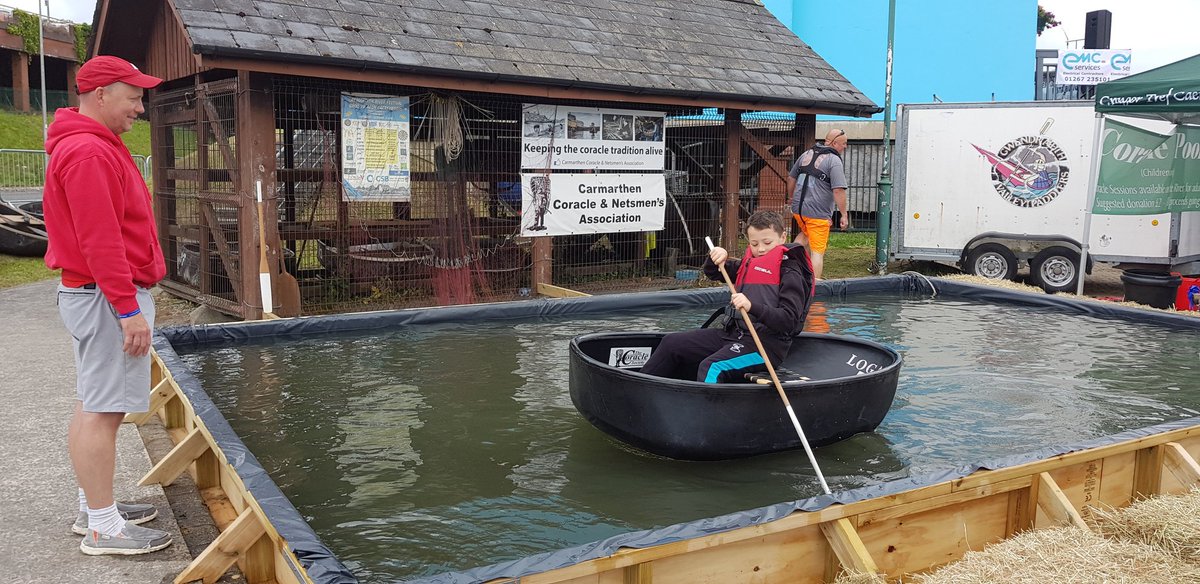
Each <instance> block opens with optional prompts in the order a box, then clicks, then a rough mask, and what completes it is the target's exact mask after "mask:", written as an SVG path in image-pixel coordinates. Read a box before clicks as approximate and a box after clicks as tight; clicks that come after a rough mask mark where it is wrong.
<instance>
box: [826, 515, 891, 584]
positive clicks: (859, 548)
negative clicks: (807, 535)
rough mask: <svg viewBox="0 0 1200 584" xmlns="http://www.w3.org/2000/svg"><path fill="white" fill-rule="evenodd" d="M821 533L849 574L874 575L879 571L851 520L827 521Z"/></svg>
mask: <svg viewBox="0 0 1200 584" xmlns="http://www.w3.org/2000/svg"><path fill="white" fill-rule="evenodd" d="M821 533H824V534H825V539H826V540H828V541H829V547H830V548H832V549H833V553H834V554H835V555H836V556H837V558H838V562H840V563H841V564H842V568H844V569H845V570H846V571H847V572H850V573H853V574H874V573H876V572H878V571H879V568H878V567H877V566H876V565H875V560H874V559H872V558H871V554H870V553H869V552H867V548H866V546H864V545H863V542H862V538H860V537H859V536H858V531H857V530H855V529H854V525H852V524H851V523H850V520H849V519H845V518H842V519H838V520H836V521H826V522H825V523H822V524H821Z"/></svg>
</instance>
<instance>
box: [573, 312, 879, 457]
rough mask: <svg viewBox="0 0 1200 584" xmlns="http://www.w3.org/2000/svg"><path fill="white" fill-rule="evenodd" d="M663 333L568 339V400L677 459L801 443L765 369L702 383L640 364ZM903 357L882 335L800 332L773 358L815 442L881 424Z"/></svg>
mask: <svg viewBox="0 0 1200 584" xmlns="http://www.w3.org/2000/svg"><path fill="white" fill-rule="evenodd" d="M665 334H666V333H659V332H636V333H596V334H589V335H583V336H579V337H576V338H574V339H573V340H572V341H571V346H570V386H571V401H572V402H574V404H575V408H576V409H578V410H579V412H580V413H581V414H583V417H584V418H586V419H587V420H588V421H589V422H591V423H592V425H594V426H596V427H597V428H599V429H600V430H602V431H603V432H605V433H606V434H609V435H610V436H612V437H614V438H617V439H618V440H620V441H622V442H625V443H627V444H629V445H631V446H634V447H636V448H639V449H641V450H645V451H647V452H650V453H653V454H657V455H660V456H666V457H668V458H675V459H681V460H723V459H730V458H739V457H745V456H754V455H757V454H766V453H769V452H777V451H781V450H790V449H793V448H799V447H801V446H802V443H801V442H800V438H799V436H798V435H797V434H796V430H795V428H794V427H793V426H792V423H791V420H790V419H789V418H788V415H787V411H786V410H785V409H784V406H783V402H782V400H780V398H779V393H778V392H777V391H776V389H775V387H774V385H773V384H772V383H771V380H770V377H769V376H767V374H766V373H763V374H762V375H761V376H757V377H756V378H755V379H754V380H750V381H749V382H747V383H717V384H712V383H701V382H698V381H683V380H678V379H667V378H662V377H655V376H651V375H645V374H643V373H640V372H639V371H638V368H639V367H640V365H641V363H644V362H645V360H646V358H648V357H649V354H650V353H651V352H653V351H654V349H655V348H656V347H658V343H659V342H660V341H661V340H662V337H663V336H665ZM901 362H902V358H901V357H900V355H899V354H898V353H896V352H895V351H893V350H892V349H889V348H887V347H885V346H883V345H880V344H878V343H874V342H871V341H866V340H862V339H857V338H853V337H844V336H837V335H826V334H813V333H804V334H801V335H800V336H798V337H797V338H796V340H795V341H793V343H792V347H791V350H790V351H789V352H788V355H787V356H786V357H785V358H784V359H783V362H782V363H779V364H777V365H776V371H777V372H778V374H779V377H780V381H781V382H782V384H783V388H784V391H785V392H786V393H787V395H788V399H789V400H790V401H791V403H792V407H793V409H794V410H795V412H796V417H797V418H798V419H799V420H800V425H801V426H802V427H803V429H804V433H805V435H806V437H807V438H808V442H809V444H810V445H812V446H814V447H816V446H823V445H826V444H832V443H834V442H837V441H839V440H844V439H846V438H849V437H850V436H853V435H855V434H858V433H860V432H870V431H872V430H874V429H875V428H876V427H878V426H879V424H880V422H882V421H883V418H884V417H885V416H886V415H887V413H888V410H889V409H891V407H892V400H893V398H895V395H896V385H897V384H898V383H899V379H900V365H901Z"/></svg>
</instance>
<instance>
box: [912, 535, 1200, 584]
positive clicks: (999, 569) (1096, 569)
mask: <svg viewBox="0 0 1200 584" xmlns="http://www.w3.org/2000/svg"><path fill="white" fill-rule="evenodd" d="M904 580H905V581H906V582H915V583H917V584H985V583H986V584H992V583H994V582H1004V583H1006V584H1044V583H1046V582H1054V583H1056V584H1093V583H1095V582H1104V583H1106V584H1179V583H1181V582H1200V566H1194V565H1192V564H1188V563H1186V562H1183V561H1181V560H1179V559H1177V558H1175V557H1173V556H1171V555H1169V554H1167V553H1165V552H1163V551H1162V550H1159V549H1158V548H1155V547H1152V546H1149V545H1145V544H1140V543H1127V542H1115V541H1109V540H1107V539H1104V538H1103V537H1101V536H1099V535H1097V534H1095V533H1092V532H1090V531H1086V530H1083V529H1080V528H1077V527H1057V528H1051V529H1041V530H1037V531H1030V532H1026V533H1023V534H1021V535H1019V536H1017V537H1014V538H1011V539H1008V540H1005V541H1002V542H999V543H996V544H995V545H992V546H989V547H988V548H986V549H984V550H983V551H978V552H967V554H966V555H965V556H963V558H962V559H961V560H959V561H957V562H954V563H952V564H949V565H946V566H943V567H942V568H939V569H938V570H936V571H934V572H933V573H930V574H919V575H914V576H911V577H905V579H904Z"/></svg>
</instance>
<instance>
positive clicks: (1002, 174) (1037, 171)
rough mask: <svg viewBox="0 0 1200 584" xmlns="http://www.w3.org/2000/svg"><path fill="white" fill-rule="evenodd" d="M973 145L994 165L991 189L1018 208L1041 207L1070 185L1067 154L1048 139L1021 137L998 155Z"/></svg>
mask: <svg viewBox="0 0 1200 584" xmlns="http://www.w3.org/2000/svg"><path fill="white" fill-rule="evenodd" d="M972 146H974V147H975V150H977V151H979V153H980V154H982V155H983V157H984V158H986V159H987V161H988V163H990V164H991V165H992V187H993V188H995V189H996V192H997V193H998V194H999V195H1000V196H1001V197H1002V198H1003V199H1004V200H1006V201H1008V202H1010V203H1012V204H1014V205H1016V206H1018V207H1041V206H1042V205H1045V204H1046V203H1049V202H1050V201H1053V200H1054V198H1055V197H1057V196H1058V194H1059V193H1061V192H1062V190H1063V189H1064V188H1065V187H1066V186H1067V179H1068V177H1069V176H1070V169H1069V168H1067V162H1066V161H1067V154H1066V153H1065V152H1063V150H1062V148H1059V147H1058V144H1055V143H1054V141H1053V140H1051V139H1049V138H1045V137H1042V136H1022V137H1020V138H1017V139H1016V140H1013V141H1011V142H1009V143H1007V144H1005V145H1004V146H1002V147H1001V148H1000V150H997V151H996V152H990V151H988V150H985V149H983V148H980V147H979V146H976V145H975V144H972Z"/></svg>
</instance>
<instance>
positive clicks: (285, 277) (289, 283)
mask: <svg viewBox="0 0 1200 584" xmlns="http://www.w3.org/2000/svg"><path fill="white" fill-rule="evenodd" d="M275 301H276V302H278V303H279V306H278V307H277V308H276V309H275V314H277V315H279V316H282V317H284V318H290V317H293V316H300V283H299V282H297V281H296V277H295V276H293V275H291V274H289V273H288V272H287V271H286V270H285V271H283V272H282V273H280V274H279V278H277V279H276V280H275Z"/></svg>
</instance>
